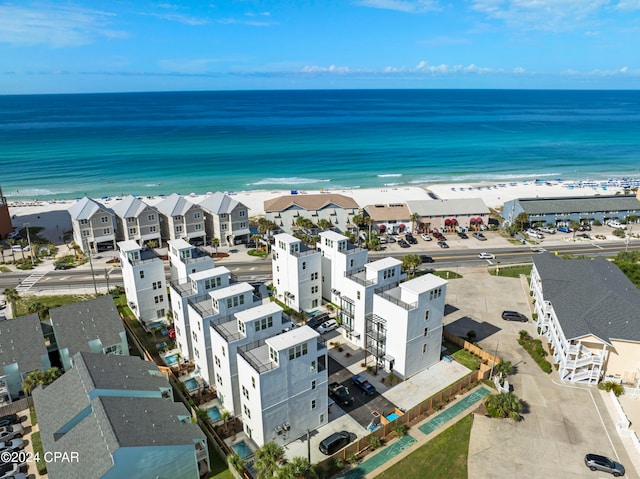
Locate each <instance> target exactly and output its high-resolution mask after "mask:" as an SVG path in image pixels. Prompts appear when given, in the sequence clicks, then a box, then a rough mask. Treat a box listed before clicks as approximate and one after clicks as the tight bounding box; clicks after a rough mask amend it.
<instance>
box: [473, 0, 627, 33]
mask: <svg viewBox="0 0 640 479" xmlns="http://www.w3.org/2000/svg"><path fill="white" fill-rule="evenodd" d="M623 1H624V0H623ZM627 1H632V0H627ZM471 3H472V5H471V8H472V9H474V10H476V11H478V12H481V13H483V14H484V15H485V16H487V17H488V18H490V19H494V20H501V21H503V22H504V23H505V24H507V25H508V26H510V27H512V28H514V29H526V30H550V31H564V30H571V29H574V28H577V27H578V26H581V25H582V24H583V23H584V22H586V21H588V20H593V19H596V18H597V14H598V13H599V11H600V10H601V9H603V8H606V7H610V6H611V0H471Z"/></svg>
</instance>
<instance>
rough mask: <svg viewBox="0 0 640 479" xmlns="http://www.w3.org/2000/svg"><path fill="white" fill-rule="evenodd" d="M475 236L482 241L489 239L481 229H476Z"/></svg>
mask: <svg viewBox="0 0 640 479" xmlns="http://www.w3.org/2000/svg"><path fill="white" fill-rule="evenodd" d="M473 237H474V238H475V239H477V240H480V241H487V238H486V237H485V236H484V235H483V234H482V233H480V232H479V231H476V232H475V233H473Z"/></svg>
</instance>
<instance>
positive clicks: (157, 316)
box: [156, 309, 165, 319]
mask: <svg viewBox="0 0 640 479" xmlns="http://www.w3.org/2000/svg"><path fill="white" fill-rule="evenodd" d="M164 316H165V313H164V309H159V310H158V311H156V319H160V318H164Z"/></svg>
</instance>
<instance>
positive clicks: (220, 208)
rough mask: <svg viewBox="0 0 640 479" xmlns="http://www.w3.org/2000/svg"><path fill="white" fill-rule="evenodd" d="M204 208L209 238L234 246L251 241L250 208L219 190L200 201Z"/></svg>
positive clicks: (205, 224)
mask: <svg viewBox="0 0 640 479" xmlns="http://www.w3.org/2000/svg"><path fill="white" fill-rule="evenodd" d="M198 204H199V205H200V207H201V208H202V209H203V210H204V226H205V230H206V232H207V236H208V237H209V238H218V239H219V240H220V244H221V245H226V246H233V245H234V244H238V243H246V242H248V241H249V236H251V231H250V230H249V208H247V207H246V206H245V205H243V204H242V203H240V202H239V201H238V200H236V199H233V198H231V197H230V196H229V195H226V194H224V193H220V192H219V191H218V192H216V193H213V194H212V195H207V196H206V197H205V198H204V199H203V200H202V201H201V202H200V203H198Z"/></svg>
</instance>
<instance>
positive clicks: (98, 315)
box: [49, 295, 129, 371]
mask: <svg viewBox="0 0 640 479" xmlns="http://www.w3.org/2000/svg"><path fill="white" fill-rule="evenodd" d="M49 316H50V317H51V326H52V327H53V335H54V338H55V344H53V345H52V346H51V347H50V349H49V350H50V351H51V352H54V351H58V353H59V354H60V361H61V364H62V369H63V370H65V371H67V370H69V369H70V368H71V358H72V357H73V356H74V355H75V354H76V353H78V352H81V351H86V352H93V353H103V354H113V355H127V356H128V355H129V345H128V343H127V335H126V332H125V329H124V324H123V322H122V319H121V318H120V313H118V308H117V307H116V305H115V303H114V302H113V298H112V297H111V296H109V295H107V296H98V297H97V298H95V299H90V300H88V301H81V302H79V303H74V304H68V305H66V306H60V307H58V308H53V309H51V310H49Z"/></svg>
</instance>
